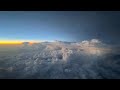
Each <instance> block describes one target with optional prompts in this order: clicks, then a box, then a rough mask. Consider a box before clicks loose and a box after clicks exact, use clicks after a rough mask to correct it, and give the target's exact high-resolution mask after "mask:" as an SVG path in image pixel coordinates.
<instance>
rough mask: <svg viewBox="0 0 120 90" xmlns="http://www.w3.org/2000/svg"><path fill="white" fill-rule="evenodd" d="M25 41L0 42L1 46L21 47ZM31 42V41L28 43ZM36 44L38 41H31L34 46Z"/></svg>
mask: <svg viewBox="0 0 120 90" xmlns="http://www.w3.org/2000/svg"><path fill="white" fill-rule="evenodd" d="M23 42H24V41H0V45H20V44H22V43H23ZM27 42H29V41H27ZM34 43H37V42H36V41H30V42H29V44H30V45H32V44H34Z"/></svg>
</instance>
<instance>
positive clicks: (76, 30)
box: [0, 11, 120, 41]
mask: <svg viewBox="0 0 120 90" xmlns="http://www.w3.org/2000/svg"><path fill="white" fill-rule="evenodd" d="M97 35H99V38H100V39H102V40H105V41H118V37H119V35H120V12H95V11H5V12H3V11H1V12H0V40H48V41H49V40H64V41H81V40H85V39H92V38H96V37H97Z"/></svg>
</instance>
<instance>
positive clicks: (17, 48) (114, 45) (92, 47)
mask: <svg viewBox="0 0 120 90" xmlns="http://www.w3.org/2000/svg"><path fill="white" fill-rule="evenodd" d="M119 35H120V12H119V11H0V79H11V78H12V79H120V70H119V68H120V53H119V52H120V40H119Z"/></svg>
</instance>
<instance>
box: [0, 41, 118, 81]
mask: <svg viewBox="0 0 120 90" xmlns="http://www.w3.org/2000/svg"><path fill="white" fill-rule="evenodd" d="M109 46H110V45H107V44H105V43H103V42H102V41H100V40H98V39H92V40H84V41H82V42H76V43H75V42H74V43H73V42H63V41H55V42H42V43H37V44H33V45H32V46H26V47H25V46H24V47H21V48H20V49H19V50H18V52H15V53H14V54H12V55H11V54H10V55H7V56H4V55H3V56H2V55H0V57H1V58H2V59H0V62H1V63H0V64H1V66H0V68H1V69H0V78H33V79H39V78H40V79H115V78H120V74H119V73H120V70H119V68H120V64H119V62H120V54H119V53H118V52H116V50H117V49H118V48H117V49H115V47H112V46H111V47H109ZM112 51H114V52H112ZM12 53H13V52H12Z"/></svg>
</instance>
